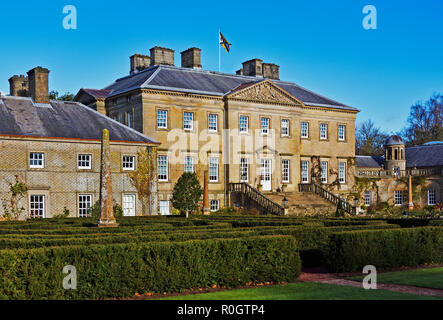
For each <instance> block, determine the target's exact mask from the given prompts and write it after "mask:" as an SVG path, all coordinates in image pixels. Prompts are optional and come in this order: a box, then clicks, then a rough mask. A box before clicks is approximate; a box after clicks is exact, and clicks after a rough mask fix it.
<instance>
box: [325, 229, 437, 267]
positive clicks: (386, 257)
mask: <svg viewBox="0 0 443 320" xmlns="http://www.w3.org/2000/svg"><path fill="white" fill-rule="evenodd" d="M323 250H324V255H325V258H326V262H327V265H328V267H329V270H330V271H332V272H354V271H361V270H362V268H363V267H364V266H365V265H374V266H375V267H377V268H378V269H380V270H382V269H388V268H395V267H401V266H417V265H420V264H425V263H441V262H443V228H440V227H423V228H408V229H391V230H370V231H349V232H341V233H333V234H331V235H330V240H329V243H328V245H327V246H325V247H324V248H323Z"/></svg>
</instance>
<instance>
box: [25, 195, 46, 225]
mask: <svg viewBox="0 0 443 320" xmlns="http://www.w3.org/2000/svg"><path fill="white" fill-rule="evenodd" d="M33 197H41V201H38V200H40V199H37V200H34V201H33ZM40 203H41V204H42V207H41V208H38V209H37V211H39V212H40V211H41V215H40V214H39V215H38V216H35V214H34V215H33V214H32V207H33V205H34V206H35V205H37V204H40ZM29 216H30V217H31V219H41V218H45V217H46V196H45V195H44V194H31V195H29Z"/></svg>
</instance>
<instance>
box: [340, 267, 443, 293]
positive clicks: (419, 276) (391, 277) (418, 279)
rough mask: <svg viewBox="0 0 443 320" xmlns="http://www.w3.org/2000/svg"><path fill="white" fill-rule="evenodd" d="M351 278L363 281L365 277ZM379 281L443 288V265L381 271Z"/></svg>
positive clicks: (378, 276)
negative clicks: (408, 269)
mask: <svg viewBox="0 0 443 320" xmlns="http://www.w3.org/2000/svg"><path fill="white" fill-rule="evenodd" d="M349 279H351V280H360V281H361V280H362V279H363V277H362V276H358V277H352V278H349ZM377 282H379V283H394V284H404V285H408V286H417V287H424V288H432V289H442V290H443V267H439V268H426V269H416V270H410V271H397V272H387V273H379V274H377Z"/></svg>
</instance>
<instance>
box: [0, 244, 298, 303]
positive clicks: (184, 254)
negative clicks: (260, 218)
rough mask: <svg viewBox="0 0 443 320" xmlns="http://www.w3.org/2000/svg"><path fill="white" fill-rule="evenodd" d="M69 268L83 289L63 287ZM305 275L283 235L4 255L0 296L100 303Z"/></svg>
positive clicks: (0, 264)
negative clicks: (94, 300)
mask: <svg viewBox="0 0 443 320" xmlns="http://www.w3.org/2000/svg"><path fill="white" fill-rule="evenodd" d="M68 264H70V265H73V266H75V267H76V269H77V275H78V279H77V290H65V289H63V287H62V281H63V278H64V277H65V276H66V275H65V274H63V273H62V269H63V267H64V266H65V265H68ZM300 269H301V263H300V258H299V255H298V251H297V247H296V243H295V239H294V238H293V237H284V236H280V237H255V238H246V239H229V240H220V239H218V240H202V241H188V242H175V243H170V242H156V243H140V244H136V243H131V244H117V245H90V246H77V247H76V246H74V247H56V248H40V249H30V250H24V249H19V250H1V251H0V298H3V299H98V298H112V297H131V296H132V295H134V294H135V293H137V292H138V293H145V292H161V293H162V292H172V291H174V292H175V291H182V290H185V289H191V288H202V287H209V286H211V285H213V284H217V285H220V286H225V287H236V286H238V285H242V284H245V283H248V282H251V281H252V282H265V281H275V282H292V281H295V280H296V279H297V277H298V275H299V274H300Z"/></svg>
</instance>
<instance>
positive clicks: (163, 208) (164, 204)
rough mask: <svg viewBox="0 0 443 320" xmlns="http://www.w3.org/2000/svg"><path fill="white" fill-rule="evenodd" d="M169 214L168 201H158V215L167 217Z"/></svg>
mask: <svg viewBox="0 0 443 320" xmlns="http://www.w3.org/2000/svg"><path fill="white" fill-rule="evenodd" d="M170 214H171V213H170V212H169V201H167V200H166V201H163V200H162V201H160V215H162V216H169V215H170Z"/></svg>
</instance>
